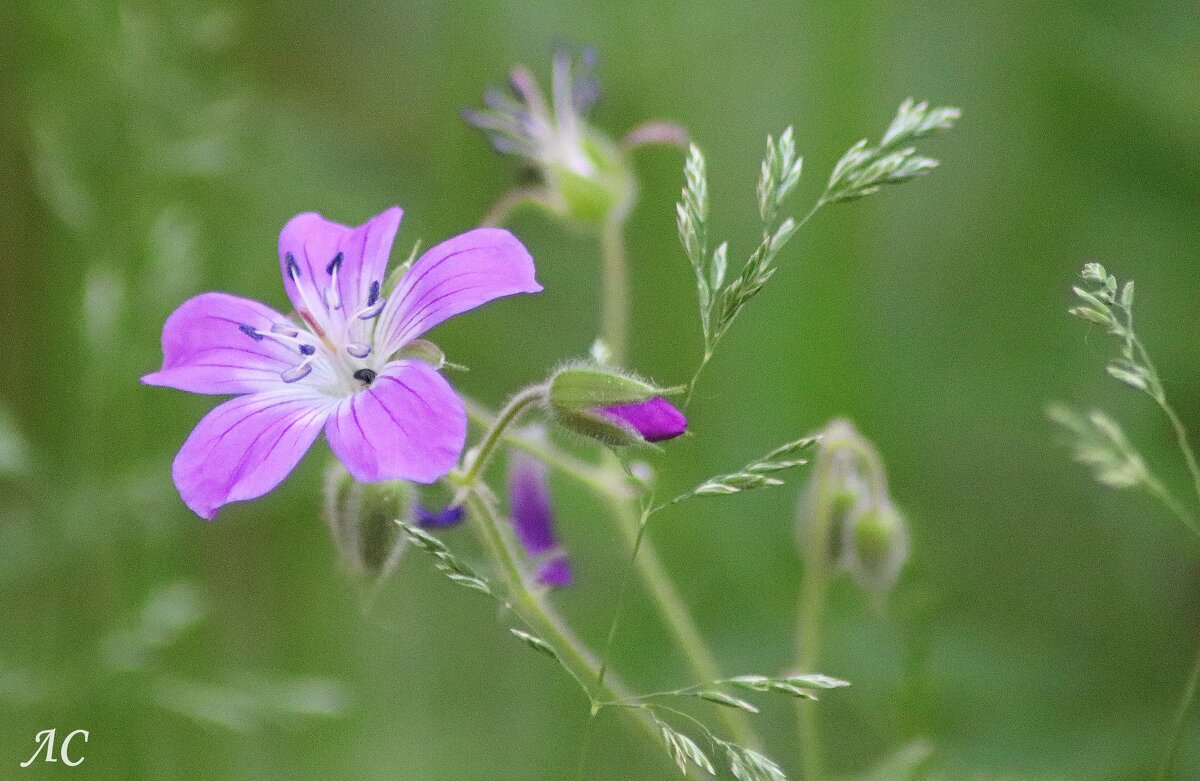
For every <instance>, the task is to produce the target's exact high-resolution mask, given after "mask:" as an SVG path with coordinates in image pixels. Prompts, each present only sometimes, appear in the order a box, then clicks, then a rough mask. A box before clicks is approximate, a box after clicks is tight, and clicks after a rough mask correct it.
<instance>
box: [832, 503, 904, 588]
mask: <svg viewBox="0 0 1200 781" xmlns="http://www.w3.org/2000/svg"><path fill="white" fill-rule="evenodd" d="M844 535H845V537H844V542H843V545H842V565H843V566H844V567H845V568H846V570H847V571H849V573H850V575H851V577H853V578H854V580H855V581H856V582H857V583H858V584H859V585H860V586H862V587H863V588H864V589H866V590H867V591H870V592H871V593H873V594H876V595H879V596H884V595H886V594H887V593H888V592H890V591H891V590H892V587H893V586H895V585H896V580H897V579H899V577H900V571H901V570H902V569H903V568H904V564H905V562H906V561H908V525H907V524H906V523H905V522H904V517H903V516H902V515H901V514H900V513H899V511H897V510H896V508H895V507H893V506H892V505H891V503H890V502H887V503H885V504H882V505H879V506H877V507H872V508H871V509H870V510H868V511H867V512H865V513H862V514H860V515H858V516H857V517H856V518H854V519H853V521H852V522H850V523H849V524H847V525H846V527H845V529H844Z"/></svg>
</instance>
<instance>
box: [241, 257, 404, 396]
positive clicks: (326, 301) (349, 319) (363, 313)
mask: <svg viewBox="0 0 1200 781" xmlns="http://www.w3.org/2000/svg"><path fill="white" fill-rule="evenodd" d="M344 262H345V255H344V254H343V253H341V252H339V253H337V254H336V255H334V256H333V258H332V259H331V260H330V261H329V263H328V264H326V266H325V273H326V274H327V275H328V280H327V281H326V282H325V283H324V284H323V285H321V286H318V285H317V284H316V283H317V280H308V279H304V274H303V271H302V269H301V267H300V264H299V263H298V262H297V261H296V257H295V256H294V255H293V254H292V253H290V252H289V253H288V254H287V255H285V256H284V266H285V269H286V272H287V275H288V277H289V278H291V280H292V283H293V285H294V286H295V288H296V291H297V293H298V295H299V298H300V301H299V303H300V304H301V305H300V306H298V307H297V310H296V313H297V314H298V315H299V316H300V319H301V320H303V321H304V324H305V325H306V326H308V327H307V328H303V327H300V326H295V325H293V324H291V323H286V324H273V325H271V327H270V328H269V329H260V328H255V327H254V326H251V325H248V324H245V323H242V324H240V325H239V326H238V329H239V330H240V331H241V332H242V333H244V334H246V336H248V337H250V338H251V339H253V340H255V341H262V340H264V339H272V340H274V341H277V342H279V343H280V344H285V345H287V346H288V347H290V348H293V349H295V350H296V351H297V352H298V353H299V358H300V361H299V363H297V364H296V365H295V366H293V367H291V368H289V369H286V370H284V371H282V372H280V374H279V377H280V379H281V380H283V381H284V382H287V383H292V382H298V381H300V380H302V379H304V378H305V377H307V376H309V375H310V374H312V371H313V367H314V364H315V363H316V362H317V361H322V362H323V363H328V364H329V366H330V367H331V368H332V369H333V372H334V375H335V376H336V377H340V378H341V379H340V380H335V381H334V382H335V387H338V388H340V389H341V391H340V392H353V388H352V385H353V383H352V382H351V380H357V381H358V382H359V383H362V385H363V386H370V385H371V383H372V382H374V381H375V377H376V376H377V373H376V371H375V369H372V368H369V367H364V366H363V365H362V364H361V363H360V361H363V360H364V359H366V358H367V357H368V356H369V355H371V352H372V349H373V348H372V346H373V344H374V339H375V324H376V321H377V318H378V317H379V314H380V313H381V312H382V311H383V305H384V303H385V300H384V298H383V296H382V295H381V294H380V281H379V280H372V281H371V283H370V285H369V286H368V288H367V300H366V302H365V305H364V306H363V307H362V308H361V309H359V310H358V311H357V312H353V313H348V312H346V311H345V310H344V309H343V306H344V305H345V303H346V302H345V301H343V300H342V294H341V291H340V289H339V287H338V277H339V274H340V273H341V268H342V264H343V263H344Z"/></svg>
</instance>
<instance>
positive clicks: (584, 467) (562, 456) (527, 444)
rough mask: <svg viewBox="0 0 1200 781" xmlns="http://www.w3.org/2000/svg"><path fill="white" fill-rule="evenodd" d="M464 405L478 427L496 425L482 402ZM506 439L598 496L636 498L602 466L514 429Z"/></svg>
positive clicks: (466, 400) (507, 430) (467, 401)
mask: <svg viewBox="0 0 1200 781" xmlns="http://www.w3.org/2000/svg"><path fill="white" fill-rule="evenodd" d="M463 403H464V405H465V406H466V408H467V416H468V417H469V418H470V419H471V420H472V421H473V422H474V423H475V424H476V425H478V426H481V427H483V428H485V429H488V428H491V427H492V426H494V425H495V423H496V413H494V412H492V411H491V410H489V409H488V408H487V407H485V406H484V405H482V404H480V403H479V402H477V401H474V400H472V399H469V398H466V397H464V398H463ZM503 435H504V441H505V442H507V443H508V444H510V445H512V446H513V447H516V448H519V449H521V450H524V451H525V452H526V453H529V454H530V455H531V456H533V457H534V458H537V459H539V460H540V461H543V462H545V463H546V464H547V465H549V466H550V467H551V468H552V469H556V470H558V471H559V472H561V473H563V474H564V475H566V476H567V477H570V478H571V479H572V480H575V481H576V482H579V483H582V484H583V485H584V486H586V487H587V488H589V489H590V490H591V491H592V492H593V493H595V494H596V495H597V496H600V497H607V496H619V497H623V498H631V497H632V496H633V492H632V491H631V490H630V488H629V485H628V483H627V481H626V480H625V479H624V477H623V476H618V477H617V479H615V480H614V479H610V477H609V475H608V473H607V472H606V471H605V470H604V469H602V468H601V467H600V466H598V465H596V464H591V463H588V462H587V461H584V460H582V459H579V458H576V457H575V456H573V455H571V454H570V453H566V452H563V451H562V450H560V449H559V448H557V447H555V446H554V445H553V444H550V443H548V442H542V441H539V440H533V439H530V438H529V437H525V436H522V435H521V433H520V432H518V431H514V430H513V429H512V427H511V426H510V427H506V428H505V429H504V432H503Z"/></svg>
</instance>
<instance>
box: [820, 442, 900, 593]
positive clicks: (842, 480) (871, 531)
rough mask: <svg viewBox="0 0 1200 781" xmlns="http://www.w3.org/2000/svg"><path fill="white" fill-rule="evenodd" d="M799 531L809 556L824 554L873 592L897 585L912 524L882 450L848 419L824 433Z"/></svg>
mask: <svg viewBox="0 0 1200 781" xmlns="http://www.w3.org/2000/svg"><path fill="white" fill-rule="evenodd" d="M797 528H798V531H799V537H800V546H801V550H802V552H803V553H804V555H806V556H812V555H815V554H814V551H818V550H819V551H822V552H823V555H825V556H827V557H828V558H827V562H828V564H830V565H832V566H836V567H839V568H841V569H843V570H845V571H847V572H849V573H850V575H851V577H853V578H854V580H855V582H856V583H858V584H859V585H860V586H861V587H862V588H864V589H866V590H867V591H869V592H871V593H872V594H875V595H876V596H879V597H883V596H886V594H887V593H888V592H889V591H890V590H891V589H892V587H893V586H894V585H895V584H896V580H897V579H898V578H899V576H900V572H901V570H902V569H903V568H904V564H905V562H906V561H907V559H908V550H909V541H908V526H907V524H906V523H905V521H904V518H903V516H902V515H901V514H900V512H899V511H898V510H897V509H896V508H895V506H894V505H893V504H892V500H891V497H890V496H889V495H888V489H887V475H886V474H885V473H884V469H883V462H882V460H881V459H880V457H879V453H878V451H876V449H875V446H874V445H872V444H871V443H870V442H869V441H868V440H867V439H866V438H864V437H863V436H862V435H861V434H859V433H858V431H857V430H855V428H854V426H853V425H852V424H851V423H850V422H849V421H845V420H834V421H832V422H830V423H829V425H828V426H826V428H825V430H824V431H823V432H822V434H821V444H820V450H819V451H818V455H817V459H816V461H815V463H814V465H813V472H812V478H811V479H810V480H809V484H808V487H807V489H806V492H805V495H804V500H803V502H802V503H801V512H800V517H799V523H798V526H797ZM814 536H819V537H820V539H814Z"/></svg>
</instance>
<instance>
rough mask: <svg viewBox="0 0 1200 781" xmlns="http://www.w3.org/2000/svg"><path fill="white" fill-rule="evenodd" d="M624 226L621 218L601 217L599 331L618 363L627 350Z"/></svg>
mask: <svg viewBox="0 0 1200 781" xmlns="http://www.w3.org/2000/svg"><path fill="white" fill-rule="evenodd" d="M624 230H625V222H624V220H622V219H616V218H609V219H607V220H605V221H604V225H603V226H602V227H601V229H600V254H601V277H602V284H601V295H602V299H601V302H600V305H601V312H600V325H601V328H600V335H601V338H603V339H604V342H605V344H607V345H608V348H609V349H610V350H611V351H612V356H613V362H614V363H616V364H617V365H618V366H620V365H622V364H624V363H625V360H626V358H627V357H628V353H629V270H628V269H627V268H626V263H625V236H624Z"/></svg>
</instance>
